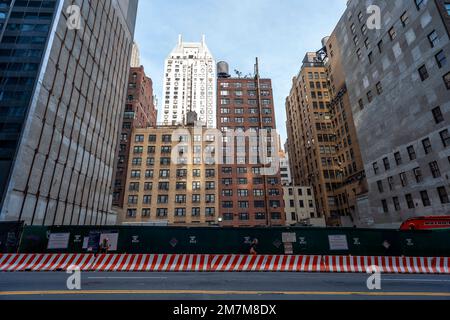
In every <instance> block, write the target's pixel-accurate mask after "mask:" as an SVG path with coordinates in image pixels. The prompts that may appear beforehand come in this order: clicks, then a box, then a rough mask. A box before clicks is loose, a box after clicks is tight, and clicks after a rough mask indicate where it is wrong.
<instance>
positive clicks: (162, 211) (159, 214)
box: [156, 209, 168, 218]
mask: <svg viewBox="0 0 450 320" xmlns="http://www.w3.org/2000/svg"><path fill="white" fill-rule="evenodd" d="M167 212H168V210H167V209H157V210H156V216H157V217H160V218H163V217H167Z"/></svg>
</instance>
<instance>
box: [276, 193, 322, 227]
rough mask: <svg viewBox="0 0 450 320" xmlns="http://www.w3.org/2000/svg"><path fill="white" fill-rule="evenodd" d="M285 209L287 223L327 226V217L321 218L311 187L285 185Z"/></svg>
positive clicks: (291, 224)
mask: <svg viewBox="0 0 450 320" xmlns="http://www.w3.org/2000/svg"><path fill="white" fill-rule="evenodd" d="M283 192H284V196H283V198H284V211H285V214H286V225H287V226H295V225H305V226H314V227H325V226H326V222H325V217H322V218H319V217H318V216H317V213H316V207H315V205H314V195H313V192H312V189H311V188H310V187H297V186H284V187H283Z"/></svg>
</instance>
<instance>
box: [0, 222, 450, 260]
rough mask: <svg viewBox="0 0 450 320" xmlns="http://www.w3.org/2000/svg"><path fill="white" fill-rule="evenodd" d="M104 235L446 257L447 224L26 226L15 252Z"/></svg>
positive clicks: (141, 247) (86, 243)
mask: <svg viewBox="0 0 450 320" xmlns="http://www.w3.org/2000/svg"><path fill="white" fill-rule="evenodd" d="M1 230H2V229H0V239H3V238H4V236H1V232H2V231H1ZM104 239H107V243H108V244H109V246H110V249H109V252H110V253H115V254H125V253H126V254H216V255H217V254H248V253H249V251H250V247H251V245H252V243H256V241H255V239H257V244H256V246H255V248H256V251H257V253H258V254H264V255H331V256H336V255H337V256H345V255H352V256H409V257H450V230H440V231H398V230H380V229H352V228H350V229H349V228H242V229H240V228H215V227H211V228H181V227H130V226H116V227H92V226H91V227H87V226H86V227H85V226H83V227H74V226H70V227H69V226H67V227H65V226H63V227H33V226H26V227H23V232H22V234H21V237H20V245H19V246H18V250H17V251H16V252H20V253H54V254H57V253H96V252H98V250H99V244H100V243H102V242H103V240H104ZM0 248H2V247H1V246H0ZM3 252H11V248H10V249H9V251H3Z"/></svg>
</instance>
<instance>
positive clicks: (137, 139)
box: [134, 134, 144, 142]
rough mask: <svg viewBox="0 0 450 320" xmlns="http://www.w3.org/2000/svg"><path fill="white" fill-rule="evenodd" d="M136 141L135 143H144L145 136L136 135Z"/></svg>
mask: <svg viewBox="0 0 450 320" xmlns="http://www.w3.org/2000/svg"><path fill="white" fill-rule="evenodd" d="M134 141H135V142H144V135H142V134H139V135H136V137H135V139H134Z"/></svg>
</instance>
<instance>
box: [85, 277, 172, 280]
mask: <svg viewBox="0 0 450 320" xmlns="http://www.w3.org/2000/svg"><path fill="white" fill-rule="evenodd" d="M88 279H120V280H127V279H131V280H134V279H138V280H141V279H158V280H165V279H168V278H167V277H88Z"/></svg>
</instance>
